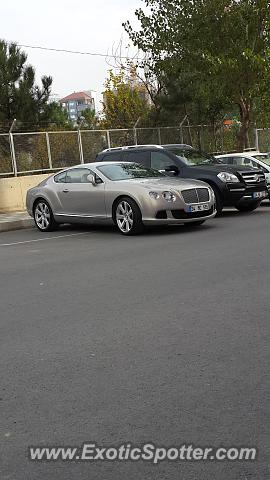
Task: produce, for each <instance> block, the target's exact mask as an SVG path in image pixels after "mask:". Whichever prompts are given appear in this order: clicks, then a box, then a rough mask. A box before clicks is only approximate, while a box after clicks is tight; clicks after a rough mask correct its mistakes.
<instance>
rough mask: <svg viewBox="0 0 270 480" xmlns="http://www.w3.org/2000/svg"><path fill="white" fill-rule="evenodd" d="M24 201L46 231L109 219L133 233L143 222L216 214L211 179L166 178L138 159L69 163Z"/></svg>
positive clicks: (197, 220)
mask: <svg viewBox="0 0 270 480" xmlns="http://www.w3.org/2000/svg"><path fill="white" fill-rule="evenodd" d="M26 205H27V210H28V212H29V214H30V215H31V216H33V217H34V220H35V223H36V226H37V227H38V229H39V230H41V231H43V232H47V231H49V230H53V229H54V228H55V227H56V226H57V224H60V223H75V222H77V223H78V222H79V223H82V222H110V223H115V224H116V225H117V227H118V229H119V231H120V232H121V233H122V234H124V235H132V234H136V233H140V232H141V231H142V229H143V226H144V225H164V224H165V225H168V224H186V223H188V224H189V225H194V226H196V225H201V224H202V223H203V222H204V221H205V220H207V219H209V218H212V217H214V216H215V214H216V210H215V195H214V192H213V190H212V188H211V187H210V186H209V185H207V184H205V183H203V182H201V181H199V180H187V179H180V178H168V177H166V175H164V174H162V173H160V172H158V171H157V170H153V169H150V168H147V167H145V166H142V165H139V164H136V163H134V162H131V163H130V162H113V163H112V162H104V163H100V162H99V163H90V164H84V165H78V166H76V167H71V168H68V169H65V170H63V171H62V172H60V173H57V174H56V175H52V176H50V177H49V178H47V179H46V180H44V181H43V182H41V183H40V184H39V185H38V186H37V187H35V188H31V189H30V190H28V192H27V197H26Z"/></svg>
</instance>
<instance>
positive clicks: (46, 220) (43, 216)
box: [35, 202, 51, 230]
mask: <svg viewBox="0 0 270 480" xmlns="http://www.w3.org/2000/svg"><path fill="white" fill-rule="evenodd" d="M50 220H51V213H50V210H49V207H48V205H47V204H46V203H44V202H39V203H38V204H37V206H36V208H35V221H36V224H37V226H38V228H40V230H46V229H47V228H48V226H49V224H50Z"/></svg>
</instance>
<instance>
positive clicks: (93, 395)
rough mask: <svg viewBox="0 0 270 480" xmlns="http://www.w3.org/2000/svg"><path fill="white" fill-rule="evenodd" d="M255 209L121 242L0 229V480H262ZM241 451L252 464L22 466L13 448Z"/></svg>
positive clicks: (259, 235)
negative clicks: (251, 455) (248, 451)
mask: <svg viewBox="0 0 270 480" xmlns="http://www.w3.org/2000/svg"><path fill="white" fill-rule="evenodd" d="M269 233H270V209H269V208H268V207H263V208H260V209H259V210H257V211H256V212H254V213H252V214H247V215H244V214H239V213H238V212H227V213H225V214H224V216H223V217H222V218H219V219H214V220H211V221H209V222H208V223H207V224H205V225H203V226H202V227H200V228H198V229H196V230H191V229H184V228H182V227H176V228H168V229H166V228H165V229H158V230H154V231H149V232H147V233H146V234H145V235H143V236H140V237H133V238H126V237H123V236H121V235H119V234H118V233H117V232H116V231H115V230H113V229H112V228H97V227H96V228H94V229H92V228H90V227H85V228H73V229H72V228H70V227H65V228H62V229H61V230H59V231H57V232H54V233H50V234H41V233H40V232H38V231H36V230H33V229H29V230H24V231H17V232H10V233H2V234H1V235H0V272H1V275H0V295H1V313H0V328H1V331H0V341H1V350H0V372H1V395H0V396H1V401H0V407H1V412H2V413H1V426H0V438H1V465H0V472H1V473H0V478H1V480H80V479H82V480H111V479H112V480H150V479H151V480H152V479H153V480H166V479H169V480H212V479H213V480H268V479H269V478H270V468H269V446H270V445H269V444H270V442H269V423H270V422H269V418H270V389H269V364H270V349H269V344H270V322H269V298H270V293H269V292H270V290H269V285H270V271H269V238H270V237H269ZM93 440H94V441H96V442H97V443H99V444H105V445H110V444H116V445H119V444H121V443H127V442H132V443H134V444H142V443H145V442H149V441H151V442H153V443H156V444H158V445H165V446H172V445H181V444H182V443H184V442H186V443H193V444H195V445H197V446H201V445H203V446H209V445H210V446H211V445H213V446H220V445H226V446H243V445H249V446H257V447H258V448H259V458H258V460H257V461H256V462H220V463H217V462H206V463H203V462H190V463H187V462H186V463H180V462H162V463H160V464H159V465H158V466H154V465H152V464H149V463H144V462H141V461H140V462H134V463H132V462H128V463H119V462H118V463H112V462H109V463H108V462H107V463H106V462H105V463H101V462H100V463H95V464H93V463H89V462H84V463H65V462H56V463H53V462H51V463H45V462H40V463H38V462H30V461H29V460H28V458H27V447H28V446H29V445H67V446H79V445H81V443H83V442H88V441H89V442H91V441H93Z"/></svg>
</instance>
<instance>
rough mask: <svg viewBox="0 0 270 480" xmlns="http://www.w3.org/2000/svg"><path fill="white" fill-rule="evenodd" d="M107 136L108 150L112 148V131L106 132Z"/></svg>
mask: <svg viewBox="0 0 270 480" xmlns="http://www.w3.org/2000/svg"><path fill="white" fill-rule="evenodd" d="M106 135H107V145H108V148H111V138H110V130H106Z"/></svg>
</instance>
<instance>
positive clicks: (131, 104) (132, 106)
mask: <svg viewBox="0 0 270 480" xmlns="http://www.w3.org/2000/svg"><path fill="white" fill-rule="evenodd" d="M103 99H104V101H103V115H104V119H103V120H102V121H101V124H102V126H104V127H105V128H132V127H133V126H134V124H135V123H136V121H137V120H138V119H139V118H140V119H142V118H144V117H145V116H146V115H147V113H148V111H149V103H147V99H146V92H145V91H144V89H143V88H141V86H140V85H139V84H138V83H137V82H132V78H131V77H129V78H127V77H126V76H125V74H124V72H123V70H121V71H120V73H118V74H115V73H113V71H112V70H110V71H109V78H108V79H107V80H106V82H105V91H104V92H103Z"/></svg>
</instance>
